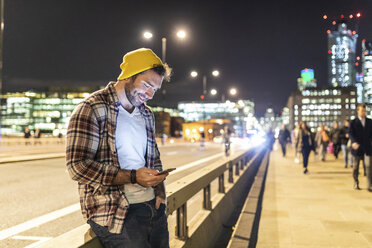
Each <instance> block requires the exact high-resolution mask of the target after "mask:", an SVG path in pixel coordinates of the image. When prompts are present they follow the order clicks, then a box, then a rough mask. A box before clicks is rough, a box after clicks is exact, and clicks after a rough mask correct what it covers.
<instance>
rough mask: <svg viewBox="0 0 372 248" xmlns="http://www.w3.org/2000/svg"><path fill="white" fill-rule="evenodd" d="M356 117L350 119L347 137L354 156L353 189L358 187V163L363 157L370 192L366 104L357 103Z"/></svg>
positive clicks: (371, 134)
mask: <svg viewBox="0 0 372 248" xmlns="http://www.w3.org/2000/svg"><path fill="white" fill-rule="evenodd" d="M357 114H358V115H357V117H356V118H355V119H354V120H352V121H351V123H350V128H349V137H350V140H351V148H352V149H351V153H352V154H353V156H354V166H353V177H354V181H355V184H354V189H357V190H360V187H359V180H358V176H359V163H360V161H361V160H363V159H364V163H365V166H366V170H367V187H368V191H370V192H372V185H371V181H372V180H371V176H372V173H371V155H372V146H371V141H372V120H371V119H369V118H367V117H366V105H364V104H358V106H357Z"/></svg>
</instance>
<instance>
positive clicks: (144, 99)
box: [138, 95, 146, 102]
mask: <svg viewBox="0 0 372 248" xmlns="http://www.w3.org/2000/svg"><path fill="white" fill-rule="evenodd" d="M138 99H139V100H140V101H141V102H145V101H146V98H144V97H142V96H141V95H138Z"/></svg>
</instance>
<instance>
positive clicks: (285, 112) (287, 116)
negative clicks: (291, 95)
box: [282, 107, 289, 125]
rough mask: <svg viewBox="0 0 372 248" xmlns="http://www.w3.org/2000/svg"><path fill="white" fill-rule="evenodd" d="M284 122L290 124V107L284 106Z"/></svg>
mask: <svg viewBox="0 0 372 248" xmlns="http://www.w3.org/2000/svg"><path fill="white" fill-rule="evenodd" d="M282 124H284V125H288V124H289V108H288V107H284V108H283V110H282Z"/></svg>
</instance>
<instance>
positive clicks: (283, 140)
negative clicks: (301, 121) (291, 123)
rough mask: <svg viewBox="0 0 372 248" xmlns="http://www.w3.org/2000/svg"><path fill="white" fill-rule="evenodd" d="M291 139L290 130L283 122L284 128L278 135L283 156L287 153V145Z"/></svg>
mask: <svg viewBox="0 0 372 248" xmlns="http://www.w3.org/2000/svg"><path fill="white" fill-rule="evenodd" d="M290 140H291V135H290V134H289V131H288V129H287V128H286V127H285V125H284V124H282V128H281V129H280V131H279V135H278V141H279V144H280V146H281V147H282V154H283V157H285V155H286V146H287V143H288V142H290Z"/></svg>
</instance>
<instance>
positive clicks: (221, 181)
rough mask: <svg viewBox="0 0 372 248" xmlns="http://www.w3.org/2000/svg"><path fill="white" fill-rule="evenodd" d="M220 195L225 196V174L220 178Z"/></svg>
mask: <svg viewBox="0 0 372 248" xmlns="http://www.w3.org/2000/svg"><path fill="white" fill-rule="evenodd" d="M218 193H223V194H225V175H224V173H222V174H221V176H219V177H218Z"/></svg>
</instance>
